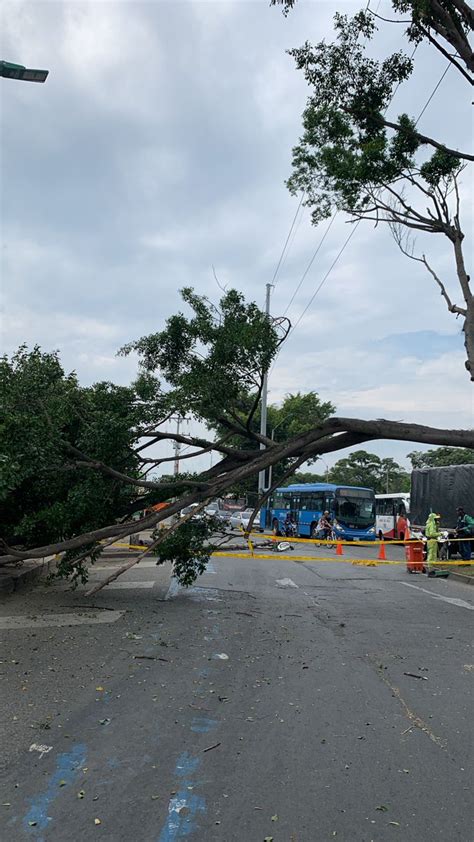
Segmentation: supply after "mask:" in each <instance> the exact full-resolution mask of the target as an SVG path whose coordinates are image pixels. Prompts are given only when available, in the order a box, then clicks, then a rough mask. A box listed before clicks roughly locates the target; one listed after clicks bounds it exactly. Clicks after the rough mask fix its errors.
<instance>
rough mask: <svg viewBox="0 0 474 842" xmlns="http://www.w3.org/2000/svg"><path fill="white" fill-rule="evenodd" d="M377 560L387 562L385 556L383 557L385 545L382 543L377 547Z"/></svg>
mask: <svg viewBox="0 0 474 842" xmlns="http://www.w3.org/2000/svg"><path fill="white" fill-rule="evenodd" d="M378 558H379V559H380V561H386V560H387V556H386V555H385V544H384V543H383V541H382V542H381V543H380V546H379V554H378Z"/></svg>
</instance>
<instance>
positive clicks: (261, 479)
mask: <svg viewBox="0 0 474 842" xmlns="http://www.w3.org/2000/svg"><path fill="white" fill-rule="evenodd" d="M272 286H273V284H267V293H266V297H265V313H266V314H267V316H269V315H270V292H271V288H272ZM267 394H268V372H267V371H266V372H265V373H264V375H263V386H262V398H261V412H260V435H261V436H266V435H267ZM260 450H265V445H264V444H262V443H261V444H260ZM264 491H265V471H260V473H259V475H258V493H259V495H261V494H263V493H264Z"/></svg>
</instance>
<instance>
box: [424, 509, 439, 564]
mask: <svg viewBox="0 0 474 842" xmlns="http://www.w3.org/2000/svg"><path fill="white" fill-rule="evenodd" d="M439 518H440V516H439V515H437V514H435V512H431V514H430V515H428V520H427V521H426V526H425V537H426V541H427V555H426V563H427V565H426V566H427V568H428V570H429V569H430V567H431V565H432V564H433V563H434V562H436V561H438V538H439V534H440V533H439V528H438V526H439Z"/></svg>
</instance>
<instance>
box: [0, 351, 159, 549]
mask: <svg viewBox="0 0 474 842" xmlns="http://www.w3.org/2000/svg"><path fill="white" fill-rule="evenodd" d="M0 390H1V393H2V398H3V415H2V422H1V428H0V432H1V441H2V453H1V462H0V466H1V471H0V521H1V523H2V538H3V540H4V541H5V542H6V544H7V545H17V546H18V545H20V546H22V545H23V546H24V545H26V546H27V545H30V546H31V545H33V546H34V545H35V544H38V543H40V544H42V543H47V542H53V541H57V540H64V539H67V538H68V537H71V536H73V535H76V534H78V533H81V532H88V531H90V530H93V529H94V528H96V527H98V526H100V525H102V524H104V523H108V522H113V521H114V520H116V519H117V518H119V517H120V516H121V515H123V513H124V512H125V511H126V510H127V507H128V506H129V505H130V503H131V502H132V501H133V500H134V499H135V498H136V496H137V488H136V487H133V486H130V485H127V484H124V483H123V482H119V481H117V479H115V478H114V477H112V476H110V475H106V474H104V473H101V472H98V471H96V470H91V467H90V466H88V465H87V464H86V462H87V459H92V460H95V461H97V460H98V461H100V462H101V463H105V464H106V465H107V466H109V467H110V468H112V469H116V470H117V471H120V472H121V473H124V474H126V475H128V476H130V477H131V478H134V479H138V477H139V459H138V455H137V454H136V453H135V451H134V445H135V444H136V442H137V440H138V438H139V436H140V431H141V430H142V429H143V428H144V427H146V426H147V425H148V424H149V423H154V421H155V420H156V419H157V418H158V417H159V416H160V414H161V406H160V400H159V399H158V398H157V394H156V392H157V384H156V382H154V381H153V379H152V378H150V377H148V378H146V377H142V378H141V379H140V381H139V382H137V384H135V386H134V387H129V388H126V387H123V386H115V385H113V384H112V383H105V382H104V383H97V384H95V385H94V386H91V387H88V388H83V387H81V386H79V384H78V382H77V378H76V375H75V374H69V375H66V374H65V373H64V371H63V369H62V366H61V364H60V361H59V357H58V354H57V353H55V352H54V353H44V352H42V351H41V350H40V349H39V348H38V347H35V348H34V349H33V350H32V351H29V350H28V349H27V347H26V346H22V347H21V348H20V349H19V350H18V352H17V353H16V354H15V355H14V356H13V357H12V359H11V360H10V359H8V358H7V357H6V356H4V357H3V358H2V359H1V360H0ZM78 455H79V458H78ZM86 457H87V459H86Z"/></svg>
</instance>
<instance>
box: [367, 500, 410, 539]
mask: <svg viewBox="0 0 474 842" xmlns="http://www.w3.org/2000/svg"><path fill="white" fill-rule="evenodd" d="M409 516H410V495H409V494H408V492H407V493H404V492H401V493H399V494H376V495H375V532H376V534H377V537H378V538H379V540H382V538H392V539H394V538H395V539H399V540H401V541H402V540H403V539H404V537H405V530H406V529H407V527H409V525H410V521H409Z"/></svg>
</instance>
